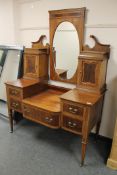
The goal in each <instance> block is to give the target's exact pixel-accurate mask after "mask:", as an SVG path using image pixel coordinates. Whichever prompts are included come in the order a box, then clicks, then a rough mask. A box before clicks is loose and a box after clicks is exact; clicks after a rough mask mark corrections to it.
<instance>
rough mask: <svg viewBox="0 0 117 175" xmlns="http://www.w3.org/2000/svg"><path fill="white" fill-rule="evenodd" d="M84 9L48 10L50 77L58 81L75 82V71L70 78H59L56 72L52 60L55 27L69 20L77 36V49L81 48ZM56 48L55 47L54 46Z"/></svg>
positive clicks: (53, 57) (53, 58)
mask: <svg viewBox="0 0 117 175" xmlns="http://www.w3.org/2000/svg"><path fill="white" fill-rule="evenodd" d="M85 10H86V8H85V7H83V8H76V9H64V10H52V11H49V22H50V79H51V80H55V81H60V82H66V83H73V84H76V82H77V71H78V66H77V69H76V72H75V73H74V75H73V77H72V78H70V79H61V78H60V77H59V76H58V74H57V73H56V70H55V66H54V61H55V54H56V51H55V50H54V48H53V40H54V35H55V32H56V29H57V27H58V26H59V24H61V23H62V22H65V21H67V22H70V23H72V24H73V26H74V27H75V29H76V31H77V35H78V38H79V50H80V52H81V51H82V50H83V41H84V20H85ZM55 49H56V48H55Z"/></svg>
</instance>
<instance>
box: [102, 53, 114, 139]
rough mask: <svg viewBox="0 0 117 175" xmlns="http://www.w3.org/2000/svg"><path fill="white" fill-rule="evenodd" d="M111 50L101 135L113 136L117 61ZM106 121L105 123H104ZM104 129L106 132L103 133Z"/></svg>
mask: <svg viewBox="0 0 117 175" xmlns="http://www.w3.org/2000/svg"><path fill="white" fill-rule="evenodd" d="M113 58H114V56H113V50H112V51H111V55H110V60H109V64H108V72H107V92H106V95H105V100H104V108H103V114H102V125H101V129H100V133H101V135H104V136H105V135H106V136H107V137H110V138H113V132H114V127H115V121H116V116H117V63H116V62H115V61H114V60H113ZM103 123H104V125H103ZM103 131H104V132H105V133H103Z"/></svg>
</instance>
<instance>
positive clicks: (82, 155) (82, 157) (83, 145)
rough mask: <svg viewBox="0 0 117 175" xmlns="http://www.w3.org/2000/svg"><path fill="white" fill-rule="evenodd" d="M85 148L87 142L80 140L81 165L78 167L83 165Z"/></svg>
mask: <svg viewBox="0 0 117 175" xmlns="http://www.w3.org/2000/svg"><path fill="white" fill-rule="evenodd" d="M86 147H87V140H84V139H82V149H81V164H80V166H83V165H84V159H85V155H86Z"/></svg>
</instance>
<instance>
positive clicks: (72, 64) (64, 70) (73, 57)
mask: <svg viewBox="0 0 117 175" xmlns="http://www.w3.org/2000/svg"><path fill="white" fill-rule="evenodd" d="M53 47H54V48H55V51H56V54H55V58H54V65H55V71H56V73H57V74H58V75H59V77H60V78H62V79H70V78H72V77H73V75H74V74H75V72H76V69H77V66H78V55H79V51H80V47H79V38H78V34H77V31H76V29H75V27H74V25H73V24H72V23H70V22H62V23H61V24H60V25H59V26H58V27H57V29H56V32H55V35H54V40H53Z"/></svg>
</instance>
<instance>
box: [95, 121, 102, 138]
mask: <svg viewBox="0 0 117 175" xmlns="http://www.w3.org/2000/svg"><path fill="white" fill-rule="evenodd" d="M100 124H101V120H100V121H99V122H98V123H97V125H96V134H95V138H96V140H97V138H98V135H99V130H100Z"/></svg>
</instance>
